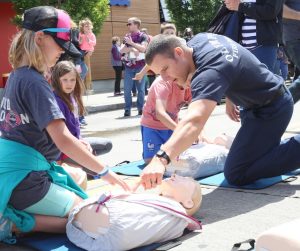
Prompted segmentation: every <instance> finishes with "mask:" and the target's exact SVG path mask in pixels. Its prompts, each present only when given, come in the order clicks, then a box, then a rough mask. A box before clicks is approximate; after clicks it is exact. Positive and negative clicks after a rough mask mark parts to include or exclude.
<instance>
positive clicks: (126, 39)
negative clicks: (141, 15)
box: [124, 37, 133, 45]
mask: <svg viewBox="0 0 300 251" xmlns="http://www.w3.org/2000/svg"><path fill="white" fill-rule="evenodd" d="M124 42H125V44H128V45H132V44H133V41H132V38H131V37H125V38H124Z"/></svg>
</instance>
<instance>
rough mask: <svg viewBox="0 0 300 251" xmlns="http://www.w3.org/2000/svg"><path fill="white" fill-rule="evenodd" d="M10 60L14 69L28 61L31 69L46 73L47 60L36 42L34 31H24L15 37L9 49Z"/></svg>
mask: <svg viewBox="0 0 300 251" xmlns="http://www.w3.org/2000/svg"><path fill="white" fill-rule="evenodd" d="M8 60H9V63H10V64H11V66H12V67H13V68H14V69H16V68H18V67H20V66H21V64H22V63H23V62H24V60H26V64H27V65H28V66H29V67H34V68H35V69H36V70H37V71H38V72H40V73H43V72H44V71H45V59H44V56H43V53H42V51H41V49H40V47H39V46H38V45H37V43H36V41H35V33H34V31H31V30H27V29H22V30H21V31H19V32H18V33H17V34H16V35H15V37H14V38H13V40H12V43H11V45H10V48H9V56H8Z"/></svg>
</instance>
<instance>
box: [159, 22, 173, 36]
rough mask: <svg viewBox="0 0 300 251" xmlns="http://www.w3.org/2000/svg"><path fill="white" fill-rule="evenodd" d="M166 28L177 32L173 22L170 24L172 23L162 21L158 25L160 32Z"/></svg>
mask: <svg viewBox="0 0 300 251" xmlns="http://www.w3.org/2000/svg"><path fill="white" fill-rule="evenodd" d="M168 29H172V30H174V31H175V34H176V33H177V29H176V26H175V24H172V23H162V24H161V25H160V33H161V34H163V33H164V31H165V30H168Z"/></svg>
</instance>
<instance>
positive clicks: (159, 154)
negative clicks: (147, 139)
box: [156, 149, 171, 165]
mask: <svg viewBox="0 0 300 251" xmlns="http://www.w3.org/2000/svg"><path fill="white" fill-rule="evenodd" d="M156 157H158V158H162V159H165V160H166V161H167V165H168V164H169V163H170V162H171V159H170V157H169V155H168V154H167V153H166V152H165V151H164V150H162V149H160V150H158V152H157V153H156Z"/></svg>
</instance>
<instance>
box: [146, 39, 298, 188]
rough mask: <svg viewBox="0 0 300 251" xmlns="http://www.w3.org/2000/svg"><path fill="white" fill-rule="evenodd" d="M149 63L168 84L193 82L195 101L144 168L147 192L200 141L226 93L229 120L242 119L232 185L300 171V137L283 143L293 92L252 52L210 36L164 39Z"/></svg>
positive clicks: (230, 164)
mask: <svg viewBox="0 0 300 251" xmlns="http://www.w3.org/2000/svg"><path fill="white" fill-rule="evenodd" d="M146 63H147V64H148V65H149V66H150V67H151V69H152V70H153V71H154V72H155V73H157V74H160V75H161V76H162V78H163V79H164V80H165V81H172V82H175V83H177V84H180V85H182V86H186V85H188V84H189V82H190V84H191V89H192V97H193V99H192V103H191V104H190V105H189V108H188V112H187V114H186V116H185V117H184V118H183V120H182V121H181V122H180V123H179V124H178V126H177V128H176V129H175V131H174V133H173V135H172V136H171V138H170V139H169V140H168V141H167V142H166V143H165V144H164V145H163V146H162V147H161V150H160V151H158V152H157V154H156V157H154V158H153V160H152V161H151V162H150V164H149V165H148V166H147V167H146V168H145V169H144V170H143V172H142V174H141V184H142V185H143V186H144V187H145V188H146V189H148V188H152V187H155V186H156V185H157V184H160V182H161V179H162V176H163V173H164V171H165V166H166V165H167V164H168V163H169V162H170V161H171V160H172V159H175V158H176V157H177V156H178V155H179V154H180V153H181V152H183V151H184V150H186V149H187V148H188V147H189V146H191V145H192V143H193V142H194V141H195V140H196V139H197V137H198V135H199V134H200V132H201V130H202V128H203V127H204V125H205V123H206V121H207V119H208V118H209V116H210V114H211V113H212V111H213V110H214V108H215V107H216V105H217V103H218V102H220V100H221V98H222V97H223V95H225V96H226V112H227V114H228V116H229V117H230V118H231V119H232V120H234V121H241V128H240V130H239V131H238V133H237V135H236V137H235V140H234V142H233V144H232V147H231V149H230V152H229V154H228V157H227V160H226V164H225V169H224V173H225V177H226V179H227V180H228V182H229V183H230V184H233V185H246V184H249V183H252V182H254V181H256V180H258V179H261V178H267V177H273V176H277V175H281V174H284V173H286V172H289V171H292V170H294V169H297V168H298V167H299V165H300V135H297V136H295V137H293V138H291V139H290V140H288V141H285V142H284V143H281V136H282V135H283V133H284V131H285V129H286V127H287V126H288V124H289V121H290V119H291V116H292V113H293V100H292V97H291V94H290V93H289V91H288V90H287V89H286V87H285V86H284V81H283V79H282V78H281V77H280V76H277V75H274V74H273V73H272V72H270V71H269V70H268V69H267V68H266V66H265V65H264V64H262V63H260V61H259V60H258V59H257V58H256V57H255V56H254V55H253V54H252V53H251V52H249V51H248V50H247V49H245V48H243V47H242V46H241V45H239V44H238V43H236V42H234V41H232V40H231V39H229V38H227V37H224V36H220V35H216V34H210V33H202V34H198V35H196V36H195V37H194V38H193V39H191V40H190V41H189V42H188V44H187V46H186V45H183V44H182V43H181V42H180V40H179V39H178V38H176V37H172V36H169V37H166V36H163V35H158V36H156V37H154V38H153V40H152V42H151V43H150V45H149V47H148V48H147V52H146Z"/></svg>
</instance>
